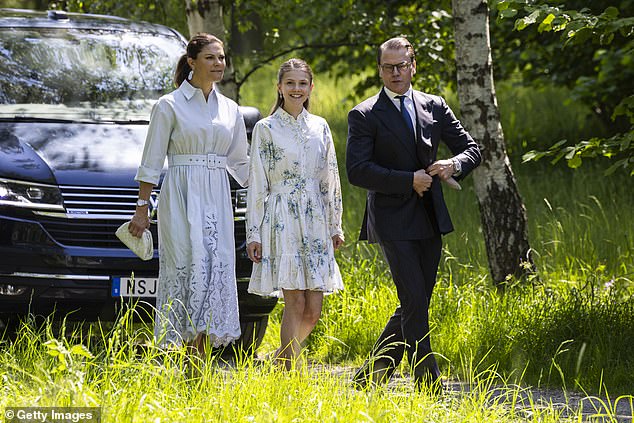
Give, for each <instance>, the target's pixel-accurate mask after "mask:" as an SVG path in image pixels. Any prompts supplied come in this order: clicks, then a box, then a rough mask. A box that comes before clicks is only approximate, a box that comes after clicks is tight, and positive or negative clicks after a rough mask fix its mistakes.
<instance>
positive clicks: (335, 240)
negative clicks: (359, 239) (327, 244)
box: [332, 235, 343, 250]
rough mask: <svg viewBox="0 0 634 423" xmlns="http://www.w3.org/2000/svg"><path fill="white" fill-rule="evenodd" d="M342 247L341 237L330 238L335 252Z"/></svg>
mask: <svg viewBox="0 0 634 423" xmlns="http://www.w3.org/2000/svg"><path fill="white" fill-rule="evenodd" d="M342 245H343V238H342V237H341V235H334V236H333V237H332V246H333V247H335V250H337V249H338V248H339V247H341V246H342Z"/></svg>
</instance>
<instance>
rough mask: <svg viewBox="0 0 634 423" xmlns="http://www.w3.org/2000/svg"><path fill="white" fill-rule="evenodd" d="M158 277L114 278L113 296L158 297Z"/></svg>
mask: <svg viewBox="0 0 634 423" xmlns="http://www.w3.org/2000/svg"><path fill="white" fill-rule="evenodd" d="M157 287H158V278H119V277H113V278H112V296H113V297H151V298H156V289H157Z"/></svg>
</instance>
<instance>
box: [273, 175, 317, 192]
mask: <svg viewBox="0 0 634 423" xmlns="http://www.w3.org/2000/svg"><path fill="white" fill-rule="evenodd" d="M269 192H270V193H271V194H290V193H295V194H303V193H308V192H316V193H319V192H321V190H320V189H319V180H318V179H305V180H303V181H302V180H293V179H288V180H286V181H284V182H277V183H275V184H272V185H270V186H269Z"/></svg>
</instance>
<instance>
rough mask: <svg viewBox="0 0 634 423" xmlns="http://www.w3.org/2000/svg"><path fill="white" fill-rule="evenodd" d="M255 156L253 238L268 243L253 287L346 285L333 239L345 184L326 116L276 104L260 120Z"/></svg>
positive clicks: (264, 291)
mask: <svg viewBox="0 0 634 423" xmlns="http://www.w3.org/2000/svg"><path fill="white" fill-rule="evenodd" d="M250 160H251V167H250V175H249V190H248V193H247V215H246V217H247V242H260V243H261V244H262V261H261V262H260V263H257V264H254V265H253V270H252V273H251V281H250V283H249V292H251V293H254V294H258V295H262V296H281V290H282V289H293V290H315V291H322V292H324V293H332V292H335V291H337V290H340V289H343V282H342V279H341V274H340V272H339V267H338V266H337V262H336V261H335V254H334V247H333V245H332V237H333V236H334V235H340V236H341V237H342V238H343V230H342V227H341V216H342V211H343V208H342V201H341V187H340V182H339V171H338V168H337V158H336V154H335V147H334V144H333V140H332V135H331V132H330V128H329V126H328V123H327V122H326V120H325V119H323V118H321V117H319V116H316V115H313V114H310V113H308V112H307V111H306V110H305V109H304V110H303V111H302V112H301V113H300V114H299V116H298V117H297V119H295V118H294V117H293V116H291V115H290V114H288V113H287V112H286V111H284V109H282V108H279V109H277V110H276V111H275V112H274V113H273V114H272V115H271V116H269V117H266V118H264V119H262V120H260V121H259V122H258V123H257V124H256V125H255V128H254V129H253V134H252V138H251V150H250Z"/></svg>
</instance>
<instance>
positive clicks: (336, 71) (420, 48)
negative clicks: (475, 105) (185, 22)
mask: <svg viewBox="0 0 634 423" xmlns="http://www.w3.org/2000/svg"><path fill="white" fill-rule="evenodd" d="M449 8H450V5H449V2H448V1H446V0H443V1H442V2H440V3H434V5H433V7H430V5H426V4H424V3H415V4H414V3H412V2H408V1H402V0H390V1H384V0H372V1H364V2H358V1H352V0H336V1H329V2H323V1H319V0H305V1H285V0H272V1H270V2H266V3H262V2H260V1H248V0H243V1H241V2H239V3H237V4H236V6H235V7H233V8H231V11H232V17H231V20H232V22H233V23H234V24H235V27H237V28H238V29H240V30H257V31H258V33H259V34H260V35H261V37H262V48H261V49H260V50H257V51H253V52H250V53H249V54H248V55H247V57H244V58H242V57H237V58H235V60H236V63H237V64H238V66H237V69H238V84H239V85H242V84H243V83H244V82H245V81H246V80H247V79H248V78H249V77H250V76H251V75H252V74H253V72H255V71H256V70H257V69H259V68H260V67H262V66H264V65H266V64H268V63H271V62H273V63H275V64H276V65H278V64H279V63H280V62H281V61H282V60H284V59H286V58H288V57H290V56H300V57H302V58H303V59H305V60H307V61H308V62H309V63H310V64H311V65H312V66H313V68H314V70H315V71H316V72H325V71H328V72H330V73H331V74H332V75H334V76H335V77H337V78H341V79H343V80H345V81H348V80H350V78H351V76H353V75H354V76H358V75H359V74H360V73H365V70H366V69H375V68H376V49H377V48H378V46H379V45H380V44H381V43H382V42H383V41H385V40H387V39H388V38H391V37H394V36H397V35H404V36H406V37H408V38H409V39H410V41H411V42H412V43H414V46H415V48H416V50H417V52H418V57H417V65H418V81H417V84H418V86H420V87H426V88H433V89H435V90H436V89H438V87H440V86H441V85H442V84H445V83H447V81H448V80H451V78H449V77H448V75H450V74H451V72H452V71H453V68H454V64H453V60H452V56H451V55H452V53H453V47H452V43H453V41H452V37H451V32H452V22H451V19H450V15H449V14H448V13H447V12H446V10H448V9H449ZM225 10H229V9H227V8H226V7H225ZM254 15H257V16H258V18H259V20H258V22H260V26H259V27H254V24H253V22H254V19H253V16H254ZM342 17H345V18H344V19H342ZM281 23H283V25H281ZM325 29H327V30H325ZM247 69H248V70H247ZM355 80H356V81H357V82H356V83H355V85H354V89H355V91H354V93H356V94H359V93H360V92H363V91H365V90H366V89H367V88H369V87H378V78H377V77H376V72H374V73H373V74H369V75H367V74H366V75H364V77H363V78H361V79H359V78H355ZM348 88H349V89H351V88H353V87H352V86H348ZM350 94H353V92H352V91H351V92H350Z"/></svg>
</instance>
